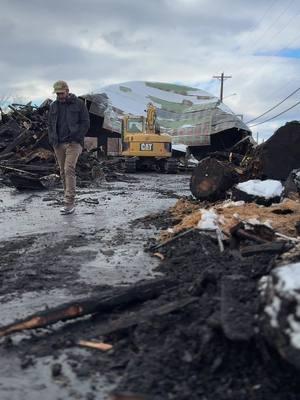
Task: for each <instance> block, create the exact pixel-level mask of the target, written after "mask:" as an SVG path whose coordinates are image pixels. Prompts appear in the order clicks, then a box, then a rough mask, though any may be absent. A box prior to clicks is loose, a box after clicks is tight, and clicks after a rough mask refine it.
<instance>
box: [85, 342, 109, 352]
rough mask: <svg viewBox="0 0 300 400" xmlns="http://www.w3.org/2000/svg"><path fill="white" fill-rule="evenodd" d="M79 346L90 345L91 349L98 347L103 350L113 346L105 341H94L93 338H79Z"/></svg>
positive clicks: (97, 348)
mask: <svg viewBox="0 0 300 400" xmlns="http://www.w3.org/2000/svg"><path fill="white" fill-rule="evenodd" d="M78 344H79V346H82V347H88V348H90V349H96V350H101V351H108V350H111V349H112V348H113V346H112V345H111V344H108V343H103V342H94V341H91V340H79V342H78Z"/></svg>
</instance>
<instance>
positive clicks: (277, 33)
mask: <svg viewBox="0 0 300 400" xmlns="http://www.w3.org/2000/svg"><path fill="white" fill-rule="evenodd" d="M299 14H300V11H298V12H297V13H296V14H294V15H292V17H291V18H290V19H289V20H288V21H287V22H286V24H285V25H283V27H282V28H281V29H279V30H278V31H277V32H275V33H274V34H273V36H271V37H270V38H269V42H271V41H272V40H273V39H274V38H275V37H276V36H278V35H279V34H280V33H281V32H283V31H284V30H285V29H286V28H287V27H288V26H289V25H290V23H291V22H292V20H293V19H294V18H296V17H298V15H299ZM261 48H262V46H261V47H258V48H257V49H256V52H258V51H259V50H260V49H261ZM279 52H280V51H279ZM275 55H276V54H275Z"/></svg>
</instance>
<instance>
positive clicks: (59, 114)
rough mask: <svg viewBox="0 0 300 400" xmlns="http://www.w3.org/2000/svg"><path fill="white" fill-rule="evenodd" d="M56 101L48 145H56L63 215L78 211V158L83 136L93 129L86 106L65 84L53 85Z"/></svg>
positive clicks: (53, 106)
mask: <svg viewBox="0 0 300 400" xmlns="http://www.w3.org/2000/svg"><path fill="white" fill-rule="evenodd" d="M53 89H54V93H56V100H55V101H54V102H53V103H52V104H51V106H50V110H49V129H48V136H49V143H50V144H51V145H52V146H53V148H54V152H55V155H56V158H57V161H58V164H59V169H60V176H61V179H62V182H63V185H64V207H63V208H61V210H60V211H61V213H62V214H71V213H73V212H74V210H75V194H76V174H75V168H76V163H77V160H78V157H79V156H80V154H81V152H82V149H83V141H84V136H85V135H86V133H87V131H88V130H89V127H90V119H89V113H88V110H87V108H86V105H85V104H84V102H83V101H82V100H80V99H79V98H78V97H76V96H75V95H74V94H72V93H69V87H68V84H67V83H66V82H65V81H57V82H55V83H54V85H53Z"/></svg>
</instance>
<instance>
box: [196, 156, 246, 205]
mask: <svg viewBox="0 0 300 400" xmlns="http://www.w3.org/2000/svg"><path fill="white" fill-rule="evenodd" d="M238 179H239V174H238V172H237V171H236V169H235V168H234V166H233V165H232V164H230V163H228V162H224V161H219V160H216V159H214V158H205V159H204V160H202V161H200V163H199V164H198V166H197V167H196V168H195V169H194V170H193V173H192V177H191V181H190V189H191V192H192V194H193V195H194V196H195V197H196V199H198V200H209V201H214V200H219V199H223V198H225V196H226V191H227V190H228V189H229V188H231V187H232V186H233V185H234V184H235V183H237V182H238Z"/></svg>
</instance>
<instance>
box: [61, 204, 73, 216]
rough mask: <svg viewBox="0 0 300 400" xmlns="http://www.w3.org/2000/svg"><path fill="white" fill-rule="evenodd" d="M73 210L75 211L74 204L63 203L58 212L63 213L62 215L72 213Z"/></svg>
mask: <svg viewBox="0 0 300 400" xmlns="http://www.w3.org/2000/svg"><path fill="white" fill-rule="evenodd" d="M74 211H75V206H74V204H70V205H65V206H64V207H62V208H61V209H60V213H61V214H63V215H67V214H73V212H74Z"/></svg>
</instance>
